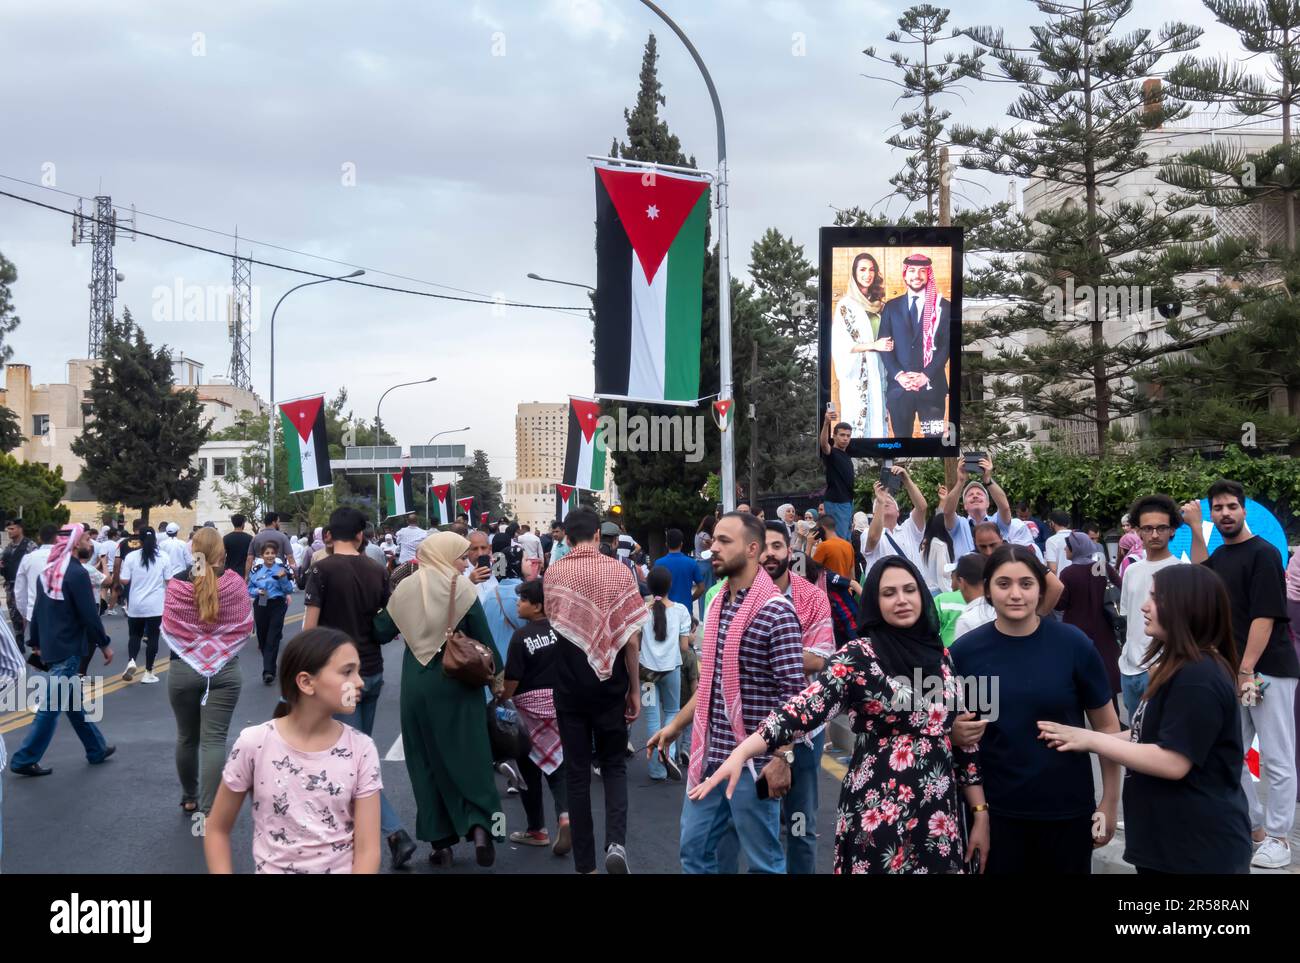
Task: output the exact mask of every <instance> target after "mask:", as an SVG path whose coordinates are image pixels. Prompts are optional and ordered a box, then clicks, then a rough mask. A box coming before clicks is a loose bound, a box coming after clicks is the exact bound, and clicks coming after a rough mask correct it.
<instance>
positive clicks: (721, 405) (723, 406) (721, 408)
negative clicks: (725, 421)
mask: <svg viewBox="0 0 1300 963" xmlns="http://www.w3.org/2000/svg"><path fill="white" fill-rule="evenodd" d="M732 404H734V402H733V401H732V399H730V398H728V399H727V400H726V401H715V402H714V403H713V408H714V410H715V411H717V413H718V415H719V416H721V417H722V418H726V417H727V412H728V411H730V410H731V406H732Z"/></svg>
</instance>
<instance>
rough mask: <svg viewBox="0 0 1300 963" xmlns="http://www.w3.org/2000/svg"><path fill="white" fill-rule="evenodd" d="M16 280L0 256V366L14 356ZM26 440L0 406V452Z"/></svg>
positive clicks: (13, 417)
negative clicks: (13, 286)
mask: <svg viewBox="0 0 1300 963" xmlns="http://www.w3.org/2000/svg"><path fill="white" fill-rule="evenodd" d="M17 280H18V269H17V268H16V267H14V265H13V262H12V261H9V260H8V259H7V258H5V256H4V255H3V254H0V365H3V364H4V363H6V362H7V361H8V360H9V359H10V358H12V357H13V356H14V349H13V346H12V345H10V344H9V335H11V334H12V333H13V332H14V329H16V328H17V327H18V315H16V314H14V306H13V300H12V297H11V296H10V293H9V285H11V284H13V283H14V282H15V281H17ZM26 439H27V434H26V433H25V432H24V431H23V429H22V426H21V425H19V424H18V416H17V415H15V414H14V413H13V411H11V410H10V409H8V408H6V407H4V406H3V405H0V451H13V450H14V449H15V448H17V447H18V446H19V445H21V444H22V443H23V442H24V441H25V440H26Z"/></svg>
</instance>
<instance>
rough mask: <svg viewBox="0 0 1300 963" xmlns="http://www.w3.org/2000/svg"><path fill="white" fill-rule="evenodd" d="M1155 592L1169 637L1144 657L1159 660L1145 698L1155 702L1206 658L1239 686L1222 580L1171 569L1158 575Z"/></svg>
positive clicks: (1199, 570) (1196, 570) (1195, 569)
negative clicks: (1169, 684)
mask: <svg viewBox="0 0 1300 963" xmlns="http://www.w3.org/2000/svg"><path fill="white" fill-rule="evenodd" d="M1151 592H1152V596H1153V597H1154V598H1155V602H1156V609H1157V614H1158V616H1159V620H1160V625H1161V627H1162V628H1163V629H1164V630H1165V637H1164V638H1163V639H1152V640H1151V644H1150V645H1149V646H1147V651H1146V654H1145V655H1143V657H1142V661H1143V662H1150V661H1151V660H1152V659H1158V660H1159V661H1158V662H1157V663H1156V664H1155V665H1154V666H1152V668H1151V677H1150V678H1149V679H1148V680H1147V691H1146V692H1145V693H1143V695H1142V697H1143V698H1144V699H1150V698H1151V697H1152V696H1154V695H1155V694H1156V692H1157V690H1159V688H1160V687H1161V686H1162V685H1164V684H1165V683H1166V682H1168V681H1169V680H1170V679H1172V678H1173V677H1174V673H1176V672H1177V671H1178V670H1179V669H1181V668H1182V667H1183V666H1184V665H1187V664H1188V663H1190V662H1199V661H1200V660H1201V659H1202V658H1203V657H1204V656H1207V655H1208V656H1209V657H1210V658H1212V659H1214V660H1215V661H1217V662H1218V663H1219V665H1220V666H1221V667H1222V669H1223V671H1224V672H1225V673H1227V675H1228V677H1229V678H1228V681H1229V682H1230V683H1235V682H1236V678H1235V675H1234V673H1236V671H1237V666H1238V665H1239V664H1240V663H1239V661H1238V658H1237V645H1236V642H1235V641H1234V640H1233V638H1232V613H1231V608H1230V603H1229V602H1228V593H1227V590H1226V589H1225V588H1224V586H1223V580H1222V579H1221V578H1219V576H1218V575H1217V574H1216V573H1214V572H1212V571H1210V570H1209V569H1208V568H1205V567H1203V566H1201V565H1170V566H1167V567H1166V568H1162V569H1160V570H1159V571H1157V572H1156V574H1155V578H1154V580H1153V581H1152V589H1151ZM1137 615H1138V613H1134V614H1133V615H1130V616H1129V617H1130V618H1134V617H1137Z"/></svg>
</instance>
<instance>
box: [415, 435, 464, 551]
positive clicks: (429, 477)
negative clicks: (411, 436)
mask: <svg viewBox="0 0 1300 963" xmlns="http://www.w3.org/2000/svg"><path fill="white" fill-rule="evenodd" d="M462 431H469V425H466V426H465V427H464V428H448V429H447V430H446V431H438V432H434V433H433V434H432V435H430V436H429V440H428V441H426V442H425V443H424V447H425V448H428V447H429V446H430V445H432V444H433V439H435V438H441V437H442V436H443V435H458V434H460V433H461V432H462ZM425 479H426V483H425V486H424V527H425V528H432V527H433V515H432V513H431V512H430V511H429V489H430V488H432V487H433V471H432V470H430V471H428V472H425Z"/></svg>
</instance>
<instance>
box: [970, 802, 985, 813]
mask: <svg viewBox="0 0 1300 963" xmlns="http://www.w3.org/2000/svg"><path fill="white" fill-rule="evenodd" d="M970 811H971V812H973V813H986V812H988V811H989V804H988V803H980V804H979V805H978V806H971V808H970Z"/></svg>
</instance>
